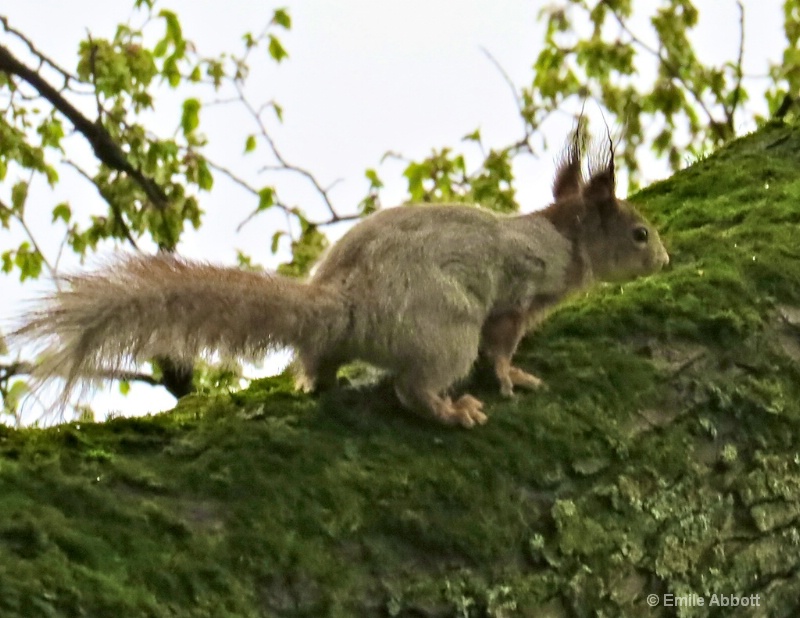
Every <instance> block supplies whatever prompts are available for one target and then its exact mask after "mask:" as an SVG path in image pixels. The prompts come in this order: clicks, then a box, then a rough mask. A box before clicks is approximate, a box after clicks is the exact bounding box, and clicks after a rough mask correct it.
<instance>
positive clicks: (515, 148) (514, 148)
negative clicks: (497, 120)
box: [481, 47, 534, 154]
mask: <svg viewBox="0 0 800 618" xmlns="http://www.w3.org/2000/svg"><path fill="white" fill-rule="evenodd" d="M481 51H482V52H483V54H484V55H485V56H486V57H487V58H488V59H489V62H491V63H492V64H493V65H494V67H495V68H496V69H497V70H498V72H499V73H500V75H501V77H502V78H503V80H504V81H505V82H506V84H507V85H508V87H509V89H510V90H511V96H513V97H514V103H515V104H516V106H517V112H518V113H519V117H520V119H521V120H522V124H523V127H524V130H525V136H524V137H522V138H520V139H519V140H518V141H517V142H515V143H513V144H512V145H511V146H509V147H508V148H507V150H508V151H509V152H519V151H520V150H527V151H528V152H529V153H530V154H534V152H533V147H532V146H531V142H530V139H531V136H532V134H533V129H532V127H531V125H530V123H528V122H527V121H526V120H525V105H524V103H523V102H522V98H521V97H520V96H519V93H518V91H517V86H516V85H515V84H514V82H513V80H512V79H511V77H510V76H509V74H508V73H507V72H506V70H505V69H504V68H503V66H502V65H501V64H500V62H499V61H498V60H497V58H495V57H494V56H493V55H492V53H491V52H490V51H489V50H488V49H486V48H485V47H481Z"/></svg>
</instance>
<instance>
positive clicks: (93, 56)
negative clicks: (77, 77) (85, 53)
mask: <svg viewBox="0 0 800 618" xmlns="http://www.w3.org/2000/svg"><path fill="white" fill-rule="evenodd" d="M86 38H87V39H89V45H91V46H92V50H91V51H90V52H89V73H90V75H91V76H92V87H93V88H94V100H95V103H96V104H97V121H98V122H102V120H103V104H102V103H101V102H100V92H99V91H98V90H97V45H95V44H94V41H93V40H92V33H91V32H89V31H88V30H87V31H86Z"/></svg>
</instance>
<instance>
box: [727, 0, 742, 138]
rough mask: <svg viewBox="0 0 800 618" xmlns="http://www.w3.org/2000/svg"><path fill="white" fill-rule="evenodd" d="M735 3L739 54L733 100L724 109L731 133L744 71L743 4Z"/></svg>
mask: <svg viewBox="0 0 800 618" xmlns="http://www.w3.org/2000/svg"><path fill="white" fill-rule="evenodd" d="M736 5H737V6H738V7H739V56H738V58H737V59H736V87H735V88H734V90H733V100H732V101H731V105H730V108H729V109H726V110H725V114H726V116H727V118H728V128H729V129H730V131H731V133H733V132H734V126H733V116H734V114H735V113H736V108H737V107H739V99H740V98H741V95H742V79H743V78H744V73H743V71H742V63H743V60H744V5H743V4H742V0H737V2H736Z"/></svg>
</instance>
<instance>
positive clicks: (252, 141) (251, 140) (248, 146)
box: [244, 135, 256, 152]
mask: <svg viewBox="0 0 800 618" xmlns="http://www.w3.org/2000/svg"><path fill="white" fill-rule="evenodd" d="M255 149H256V136H255V135H248V136H247V141H245V143H244V151H245V152H253V151H254V150H255Z"/></svg>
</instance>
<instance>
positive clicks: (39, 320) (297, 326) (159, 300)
mask: <svg viewBox="0 0 800 618" xmlns="http://www.w3.org/2000/svg"><path fill="white" fill-rule="evenodd" d="M62 287H63V289H61V290H59V291H56V292H54V293H53V294H52V295H50V296H49V297H47V298H45V299H43V303H42V305H41V306H40V307H39V308H37V309H35V310H34V311H33V312H32V314H30V315H29V316H28V317H27V320H26V323H25V324H24V325H23V326H22V327H21V328H19V329H18V330H17V331H16V333H14V335H13V337H14V338H15V339H19V340H22V342H27V343H33V344H35V345H37V346H39V348H44V353H43V355H42V362H41V364H40V365H39V366H38V367H37V370H36V372H35V377H36V378H37V379H39V380H41V381H44V380H47V379H49V378H51V377H55V376H58V377H62V378H64V379H65V380H66V389H65V391H64V397H63V398H62V400H63V401H65V400H66V397H67V396H68V395H69V392H71V391H72V390H73V388H74V387H75V386H76V385H77V384H78V383H80V382H82V381H83V380H94V379H97V378H99V377H110V376H114V375H117V374H118V373H119V372H120V371H121V370H122V369H123V368H125V367H128V366H130V365H131V364H132V363H135V362H142V361H145V360H148V359H152V358H154V357H167V358H170V359H175V360H183V359H191V358H194V357H197V356H198V355H200V354H203V353H213V352H218V353H219V354H220V355H221V356H222V357H223V358H239V359H250V358H257V357H259V356H263V355H264V353H265V352H267V351H268V350H270V349H273V348H278V347H284V346H296V347H300V348H306V349H313V350H321V349H322V350H324V349H325V348H326V347H327V346H329V345H330V343H331V341H332V340H335V339H336V338H337V337H339V336H341V334H342V331H343V329H344V327H345V323H346V311H345V310H344V304H343V303H342V301H341V299H340V298H339V297H338V295H337V294H336V293H334V292H332V291H330V290H329V289H327V288H321V287H318V286H313V285H310V284H306V283H303V282H300V281H296V280H293V279H288V278H285V277H280V276H277V275H268V274H264V273H255V272H248V271H243V270H240V269H238V268H230V267H219V266H212V265H209V264H205V263H200V262H191V261H188V260H184V259H181V258H177V257H175V256H171V255H158V256H133V257H127V258H125V259H123V260H121V261H118V262H116V263H114V264H111V265H109V266H106V267H104V268H103V269H101V270H99V271H96V272H93V273H88V274H80V275H75V276H68V277H65V278H64V285H62Z"/></svg>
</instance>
